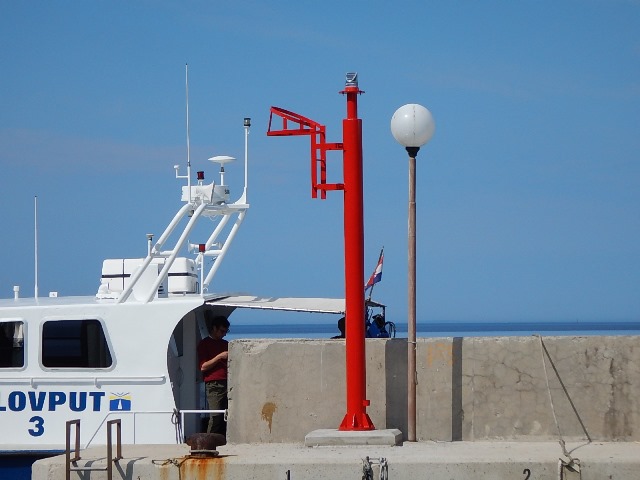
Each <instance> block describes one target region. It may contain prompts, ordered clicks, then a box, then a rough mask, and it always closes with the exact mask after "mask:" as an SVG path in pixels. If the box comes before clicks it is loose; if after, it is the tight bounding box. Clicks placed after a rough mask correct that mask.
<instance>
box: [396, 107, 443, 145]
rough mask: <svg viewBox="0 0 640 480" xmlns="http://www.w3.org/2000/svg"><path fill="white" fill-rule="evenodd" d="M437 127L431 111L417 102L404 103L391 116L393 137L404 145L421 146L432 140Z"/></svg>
mask: <svg viewBox="0 0 640 480" xmlns="http://www.w3.org/2000/svg"><path fill="white" fill-rule="evenodd" d="M435 129H436V122H435V121H434V120H433V115H431V112H430V111H429V110H428V109H427V108H425V107H423V106H422V105H418V104H417V103H409V104H407V105H403V106H402V107H400V108H399V109H397V110H396V112H395V113H394V114H393V117H391V133H392V134H393V138H395V139H396V141H397V142H398V143H399V144H400V145H402V146H404V147H418V148H419V147H421V146H422V145H424V144H425V143H427V142H428V141H429V140H431V137H433V133H434V132H435Z"/></svg>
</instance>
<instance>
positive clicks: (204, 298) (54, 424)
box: [0, 118, 345, 455]
mask: <svg viewBox="0 0 640 480" xmlns="http://www.w3.org/2000/svg"><path fill="white" fill-rule="evenodd" d="M249 129H250V119H248V118H247V119H245V122H244V133H245V135H244V136H245V158H244V189H243V192H242V194H241V195H240V196H239V197H238V199H237V200H235V201H231V200H230V195H231V193H230V191H229V187H228V186H227V184H226V183H225V178H224V175H225V171H224V170H225V166H226V165H227V164H228V163H229V162H231V161H232V160H233V159H232V158H231V157H228V156H217V157H213V158H211V159H209V160H211V161H212V162H214V164H218V165H219V168H220V180H219V182H217V183H216V182H212V183H205V180H204V174H203V173H202V172H198V174H197V180H196V182H195V183H193V182H192V180H191V166H190V162H188V163H187V174H186V175H180V174H179V169H178V167H175V169H176V171H175V175H176V178H178V179H181V180H180V181H184V183H186V185H183V186H182V187H181V191H182V199H181V202H182V204H181V206H180V208H179V209H178V211H177V213H176V214H175V215H174V217H173V218H172V219H171V221H170V222H169V223H168V225H167V227H166V229H165V230H164V232H163V233H162V234H161V235H160V236H159V237H158V238H157V240H155V241H154V239H153V236H151V235H148V236H147V237H148V238H147V239H146V240H147V256H146V257H145V258H141V257H140V258H131V259H107V260H104V263H103V265H102V279H101V283H100V285H99V286H98V285H96V290H97V292H96V294H95V295H93V296H87V297H63V296H58V295H56V294H51V295H50V296H45V297H40V296H38V295H37V288H36V289H35V292H34V297H32V298H24V297H22V296H21V295H20V292H19V289H18V288H15V289H14V290H15V293H14V298H9V299H4V300H0V340H2V341H3V343H2V345H1V346H0V419H1V424H2V434H1V435H0V443H1V445H0V452H1V453H2V454H4V455H10V454H16V453H20V452H36V453H42V454H44V453H49V454H50V453H57V452H61V451H64V450H65V443H66V437H67V436H68V432H67V422H69V421H72V420H80V427H79V431H80V436H79V446H80V448H86V447H89V446H94V445H101V444H105V443H107V424H108V422H109V421H110V420H112V419H114V418H119V419H121V435H122V443H123V444H175V443H182V442H184V441H185V438H188V437H189V436H190V435H191V434H193V433H196V432H199V431H201V417H206V414H203V413H202V410H206V408H207V405H206V401H205V398H204V395H203V393H202V392H203V388H202V381H201V375H200V372H199V369H198V367H197V359H196V345H197V344H198V342H199V341H200V339H201V338H203V337H204V336H205V335H206V334H207V333H206V329H205V325H204V313H205V311H206V310H212V311H213V313H214V314H216V315H217V314H223V315H226V316H229V315H230V314H231V313H232V312H233V311H234V309H236V308H257V309H268V310H290V311H304V312H325V313H343V312H344V309H345V305H344V299H329V298H265V297H254V296H249V295H230V294H220V293H216V292H214V291H213V289H212V281H213V279H214V276H215V274H216V272H217V270H218V268H219V266H220V263H221V262H222V260H223V259H224V257H225V255H226V253H227V251H228V249H229V247H230V245H231V243H232V241H233V239H234V237H235V235H236V233H237V231H238V228H239V227H240V225H241V224H242V222H243V220H244V218H245V215H246V213H247V210H248V209H249V203H248V201H247V165H248V155H247V150H248V149H247V141H248V134H249ZM203 220H204V222H203ZM210 220H213V222H211V221H210ZM198 223H200V224H202V223H204V224H206V225H210V227H209V229H208V232H207V234H206V235H205V236H203V237H202V238H201V239H200V241H201V242H202V243H197V244H190V243H189V240H188V238H190V236H191V235H194V232H195V231H196V230H195V229H194V228H195V226H196V224H198ZM142 242H144V239H141V244H142V245H141V246H143V248H144V244H143V243H142ZM74 435H75V434H74Z"/></svg>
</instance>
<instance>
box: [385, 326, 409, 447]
mask: <svg viewBox="0 0 640 480" xmlns="http://www.w3.org/2000/svg"><path fill="white" fill-rule="evenodd" d="M384 357H385V358H384V360H385V361H384V363H385V381H386V385H385V387H386V402H387V418H386V422H387V428H397V429H398V430H400V431H401V432H402V434H403V440H406V438H407V373H408V372H407V339H406V338H392V339H389V340H387V341H386V342H385V349H384Z"/></svg>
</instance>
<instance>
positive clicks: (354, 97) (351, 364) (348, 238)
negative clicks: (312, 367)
mask: <svg viewBox="0 0 640 480" xmlns="http://www.w3.org/2000/svg"><path fill="white" fill-rule="evenodd" d="M341 93H345V94H346V96H347V118H345V119H344V120H343V121H342V143H343V162H342V163H343V172H344V177H343V178H344V260H345V285H346V319H345V324H346V327H345V330H346V372H347V375H346V383H347V413H346V415H345V416H344V419H343V420H342V423H341V424H340V427H339V430H374V429H375V427H374V425H373V422H372V421H371V419H370V418H369V415H367V410H366V409H367V406H368V405H369V400H367V399H366V390H367V387H366V365H365V343H364V335H365V332H364V321H365V305H364V206H363V194H362V120H360V119H359V118H358V94H360V93H362V92H361V90H360V89H359V88H358V83H357V77H353V78H351V79H348V81H347V86H346V87H345V90H344V92H341Z"/></svg>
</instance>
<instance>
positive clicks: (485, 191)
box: [0, 0, 640, 322]
mask: <svg viewBox="0 0 640 480" xmlns="http://www.w3.org/2000/svg"><path fill="white" fill-rule="evenodd" d="M0 11H1V15H0V63H1V65H2V75H0V168H1V169H2V173H1V175H0V188H1V189H2V192H3V200H2V202H1V204H0V221H1V222H2V229H0V245H1V252H2V253H1V259H0V262H1V263H0V264H1V265H2V268H1V269H0V294H1V296H2V297H10V296H11V295H12V287H13V285H20V286H21V288H22V294H23V295H33V284H34V268H33V264H34V262H33V210H34V208H33V198H34V196H35V195H37V196H38V203H39V209H38V217H39V255H40V268H39V287H40V292H41V294H43V293H44V294H46V292H48V291H50V290H56V291H59V292H60V294H73V295H76V294H93V293H94V292H95V291H96V289H97V287H98V284H99V278H100V268H101V265H102V260H103V259H104V258H117V257H139V256H143V255H144V254H145V252H146V239H145V234H146V233H148V232H153V233H155V234H156V235H159V234H160V233H161V231H162V230H163V228H164V226H165V224H166V223H167V222H168V221H169V219H170V218H171V217H172V216H173V214H174V212H175V211H176V210H177V209H178V207H179V192H180V190H179V189H180V187H181V185H182V184H181V183H180V182H179V181H178V180H176V179H175V178H174V170H173V165H174V164H181V165H183V171H184V165H185V163H186V160H185V158H186V131H185V130H186V129H185V92H184V83H185V81H184V66H185V64H186V63H188V64H189V96H190V105H189V110H190V125H191V128H190V131H191V135H190V137H191V159H192V164H193V166H194V171H195V170H199V169H203V170H205V171H206V172H207V178H208V179H212V178H215V176H216V175H215V170H214V169H212V168H211V167H210V165H209V164H208V162H206V159H207V158H208V157H211V156H213V155H233V156H236V157H238V158H241V157H242V152H243V128H242V119H243V117H246V116H248V117H251V118H252V119H253V127H252V130H251V135H250V147H249V150H250V175H249V201H250V203H251V209H250V210H249V213H248V215H247V218H246V220H245V223H244V224H243V226H242V229H241V230H240V232H239V234H238V237H237V239H236V241H235V243H234V244H233V246H232V247H231V251H230V253H229V255H228V257H227V258H226V260H225V264H224V265H223V267H222V269H221V270H220V271H219V273H218V276H217V277H216V279H215V284H214V286H213V289H214V290H216V291H232V292H238V291H243V292H250V293H254V294H259V295H270V296H342V295H343V292H344V272H343V268H344V267H343V253H342V252H343V250H342V247H343V230H342V194H341V193H338V192H333V193H332V192H330V193H329V198H328V199H327V200H324V201H322V200H319V199H316V200H314V199H312V198H311V196H310V178H309V177H310V174H309V144H308V142H309V140H308V138H306V137H298V138H295V137H292V138H271V137H267V136H266V134H265V133H266V129H267V123H268V119H269V107H270V106H272V105H275V106H280V107H283V108H286V109H288V110H293V111H295V112H297V113H300V114H302V115H304V116H307V117H309V118H312V119H314V120H316V121H318V122H319V123H323V124H325V125H327V132H328V140H329V141H332V142H339V141H341V137H342V134H341V121H342V119H343V118H344V116H345V99H344V97H343V96H342V95H339V93H338V92H339V91H340V90H342V89H343V87H344V75H345V73H346V72H349V71H357V72H358V73H359V79H360V88H361V89H362V90H364V91H365V92H366V93H365V94H364V95H361V96H360V98H359V113H360V117H361V118H362V120H363V128H364V139H363V141H364V189H365V205H366V206H365V265H366V272H365V278H366V277H368V276H369V274H370V273H371V271H372V270H373V268H374V267H375V263H376V260H377V258H378V253H379V251H380V248H381V247H382V246H384V247H385V264H384V271H383V280H382V282H381V283H380V284H378V285H377V286H376V288H375V290H374V297H375V298H376V299H377V300H379V301H381V302H384V303H386V304H387V305H388V312H389V318H390V319H392V320H394V321H396V322H404V321H406V314H407V294H406V291H407V280H406V279H407V196H408V191H407V190H408V189H407V183H408V180H407V178H408V162H407V155H406V153H405V151H404V150H403V148H402V147H401V146H399V145H398V144H397V143H396V142H395V140H394V139H393V137H392V136H391V133H390V129H389V122H390V118H391V116H392V114H393V112H394V111H395V110H396V109H397V108H398V107H400V106H401V105H403V104H406V103H420V104H422V105H424V106H426V107H427V108H429V109H430V110H431V112H432V113H433V115H434V118H435V120H436V133H435V135H434V137H433V139H432V140H431V142H430V143H429V144H428V145H426V146H425V147H423V148H422V149H421V151H420V153H419V155H418V165H417V243H418V247H417V248H418V258H417V263H418V265H417V292H418V293H417V297H418V298H417V310H418V321H420V322H428V321H429V320H433V321H436V320H437V321H440V320H476V319H477V320H482V319H486V320H505V319H513V320H514V321H515V320H519V319H522V320H524V319H526V320H535V319H545V320H550V319H565V320H566V319H612V320H621V319H638V318H639V313H640V294H639V286H640V213H639V207H640V135H639V134H638V129H639V126H640V2H638V1H634V0H606V1H605V0H580V1H578V0H560V1H547V0H535V1H533V0H531V1H530V0H519V1H506V0H505V1H491V0H489V1H476V0H474V1H470V0H469V1H465V0H457V1H456V0H451V1H437V2H436V1H415V2H413V1H400V2H375V1H374V2H372V1H368V2H359V1H352V2H336V1H332V0H327V1H325V2H307V1H301V2H282V1H271V2H256V1H244V2H219V1H207V2H204V1H190V2H169V1H153V2H152V1H138V2H129V1H127V2H124V1H109V2H107V1H95V2H85V1H59V2H48V1H39V2H37V1H24V2H3V3H2V6H0ZM334 155H337V156H333V157H330V165H329V177H330V180H334V181H339V180H340V178H341V170H342V169H341V157H340V155H339V154H334ZM227 172H228V173H227V179H228V180H229V183H230V186H231V188H232V192H233V193H235V195H239V193H240V191H241V187H242V166H241V164H240V163H236V164H234V165H232V166H229V167H228V168H227ZM237 315H238V316H240V315H241V314H237ZM240 320H242V318H241V319H240Z"/></svg>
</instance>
